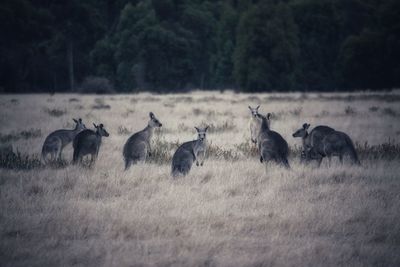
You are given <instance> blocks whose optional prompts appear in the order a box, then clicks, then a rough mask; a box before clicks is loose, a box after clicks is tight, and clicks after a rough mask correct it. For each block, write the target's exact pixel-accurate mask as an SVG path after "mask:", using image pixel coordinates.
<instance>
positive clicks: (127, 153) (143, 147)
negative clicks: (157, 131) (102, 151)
mask: <svg viewBox="0 0 400 267" xmlns="http://www.w3.org/2000/svg"><path fill="white" fill-rule="evenodd" d="M149 116H150V120H149V122H148V124H147V127H146V128H144V129H143V130H142V131H140V132H137V133H135V134H133V135H132V136H131V137H129V139H128V140H127V141H126V143H125V145H124V149H123V153H122V154H123V156H124V160H125V170H128V169H129V167H130V166H131V165H132V164H136V163H137V162H139V161H145V160H146V159H147V157H149V156H151V138H152V136H153V131H154V128H155V127H162V124H161V122H160V121H159V120H158V119H157V118H156V116H155V115H154V113H153V112H150V113H149Z"/></svg>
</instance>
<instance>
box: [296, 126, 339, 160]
mask: <svg viewBox="0 0 400 267" xmlns="http://www.w3.org/2000/svg"><path fill="white" fill-rule="evenodd" d="M309 128H310V124H308V123H304V124H303V127H302V128H300V129H298V130H297V131H296V132H294V133H293V137H295V138H296V137H300V138H301V140H302V143H303V151H302V155H301V162H308V161H309V160H311V158H310V155H309V154H308V153H307V152H308V151H309V150H310V148H314V150H315V151H316V152H318V153H319V154H323V152H322V150H323V147H322V140H323V139H324V137H325V136H326V135H328V134H330V133H333V132H334V131H335V129H333V128H331V127H328V126H325V125H319V126H316V127H314V129H312V130H311V132H310V133H308V129H309ZM317 160H318V166H319V165H320V164H321V161H322V157H321V158H318V159H317Z"/></svg>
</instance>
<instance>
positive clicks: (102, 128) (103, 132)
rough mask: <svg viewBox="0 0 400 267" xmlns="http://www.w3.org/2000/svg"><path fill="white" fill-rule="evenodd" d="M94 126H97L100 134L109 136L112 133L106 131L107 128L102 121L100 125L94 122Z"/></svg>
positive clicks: (97, 131)
mask: <svg viewBox="0 0 400 267" xmlns="http://www.w3.org/2000/svg"><path fill="white" fill-rule="evenodd" d="M93 125H94V128H96V133H97V134H98V135H100V136H104V137H107V136H109V135H110V134H109V133H108V132H107V131H106V129H104V125H103V124H102V123H100V124H99V125H96V124H94V123H93Z"/></svg>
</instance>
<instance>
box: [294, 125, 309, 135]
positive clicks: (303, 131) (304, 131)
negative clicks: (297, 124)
mask: <svg viewBox="0 0 400 267" xmlns="http://www.w3.org/2000/svg"><path fill="white" fill-rule="evenodd" d="M308 128H310V124H308V123H304V124H303V127H302V128H300V129H298V130H297V131H295V132H294V133H293V137H301V138H303V137H306V136H307V134H308V132H307V130H308Z"/></svg>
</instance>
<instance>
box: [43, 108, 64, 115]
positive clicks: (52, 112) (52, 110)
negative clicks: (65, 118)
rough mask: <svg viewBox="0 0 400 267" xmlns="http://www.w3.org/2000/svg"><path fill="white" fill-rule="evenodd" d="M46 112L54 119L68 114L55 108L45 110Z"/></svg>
mask: <svg viewBox="0 0 400 267" xmlns="http://www.w3.org/2000/svg"><path fill="white" fill-rule="evenodd" d="M44 111H45V112H46V113H48V114H49V115H50V116H52V117H61V116H62V115H64V114H66V113H67V111H66V110H61V109H57V108H53V109H50V108H45V109H44Z"/></svg>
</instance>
